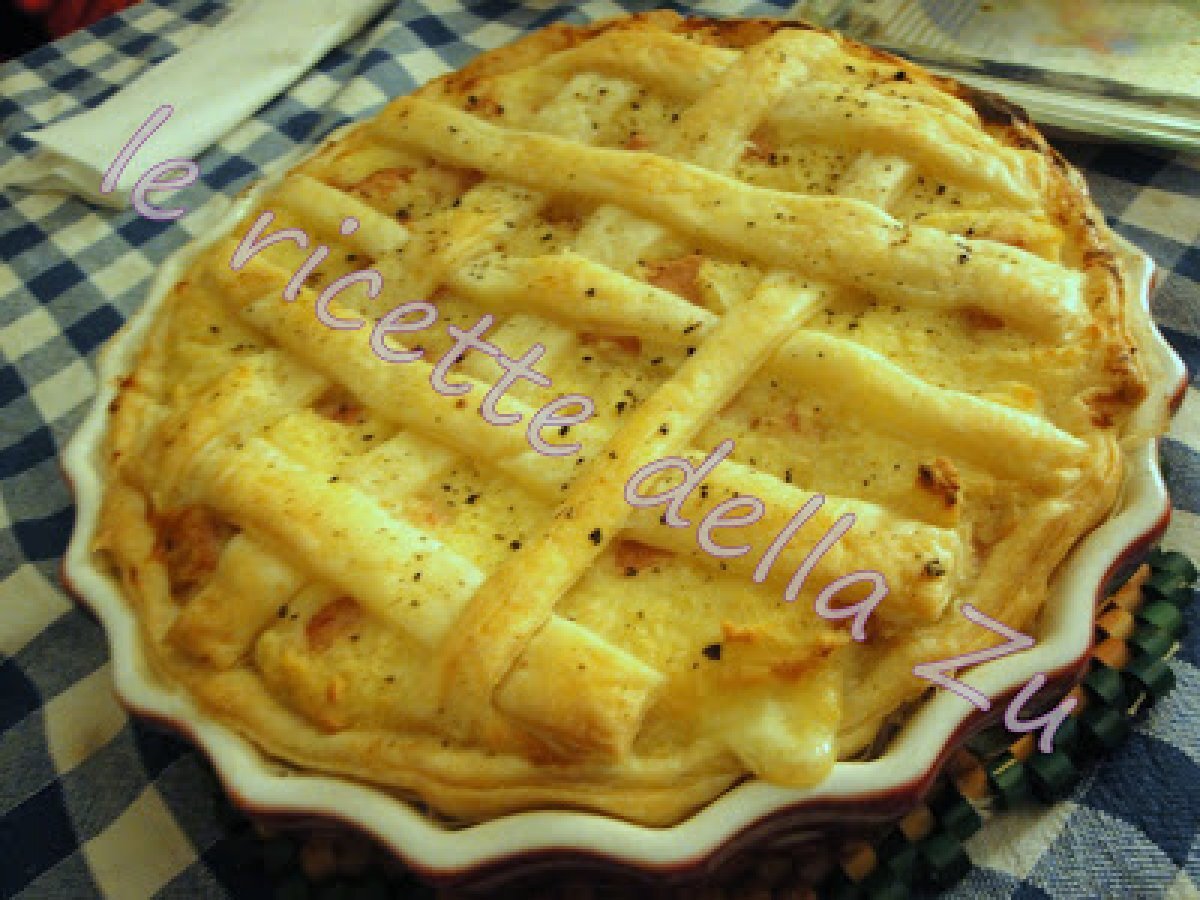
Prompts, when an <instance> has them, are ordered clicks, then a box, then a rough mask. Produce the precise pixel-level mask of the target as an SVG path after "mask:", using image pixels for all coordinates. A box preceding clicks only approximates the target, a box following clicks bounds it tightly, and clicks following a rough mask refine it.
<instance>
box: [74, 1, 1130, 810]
mask: <svg viewBox="0 0 1200 900" xmlns="http://www.w3.org/2000/svg"><path fill="white" fill-rule="evenodd" d="M787 28H791V29H807V30H814V31H821V32H822V33H825V34H829V35H831V36H833V37H834V38H836V39H837V40H838V41H839V42H840V43H841V45H842V47H843V49H844V50H846V51H847V52H849V53H851V54H852V55H854V56H856V57H858V58H860V59H862V60H864V62H871V63H882V64H886V65H888V66H892V67H894V70H895V72H896V73H903V80H912V81H914V82H920V83H924V84H927V85H930V86H933V87H937V88H939V89H942V90H944V91H946V92H948V93H949V94H951V95H953V96H955V97H957V98H959V99H961V100H963V101H965V102H966V103H968V104H969V105H970V106H971V107H972V108H973V109H974V110H975V111H976V113H977V114H978V115H979V117H980V121H981V122H982V124H983V125H984V127H985V130H986V131H987V132H988V133H989V134H991V135H992V136H993V137H996V138H998V139H1000V140H1001V141H1002V142H1003V143H1005V144H1007V145H1008V146H1011V147H1015V148H1019V149H1024V150H1029V151H1032V152H1034V153H1037V154H1039V155H1041V156H1043V157H1045V158H1046V159H1047V160H1048V161H1049V163H1050V164H1051V165H1050V166H1048V167H1047V172H1048V177H1049V178H1050V179H1051V183H1050V184H1049V185H1048V186H1047V188H1046V190H1047V192H1048V194H1049V195H1050V196H1053V197H1055V198H1057V208H1056V213H1057V216H1058V219H1057V224H1058V225H1059V226H1060V227H1063V228H1064V230H1067V231H1069V232H1070V234H1071V236H1072V238H1073V239H1074V241H1075V242H1076V243H1077V244H1078V245H1079V246H1080V247H1082V248H1083V251H1082V252H1083V264H1084V268H1085V271H1086V273H1087V279H1088V282H1087V295H1088V298H1089V302H1091V304H1092V305H1093V306H1094V307H1100V306H1101V305H1103V306H1105V307H1107V310H1108V312H1109V321H1108V324H1109V326H1110V328H1109V329H1108V330H1107V332H1106V334H1107V335H1108V337H1109V339H1110V340H1111V341H1112V342H1113V344H1112V356H1113V359H1114V365H1113V367H1112V372H1111V374H1112V393H1111V394H1110V395H1109V396H1112V397H1114V398H1116V399H1117V400H1119V401H1120V402H1121V405H1122V408H1126V407H1127V403H1128V402H1130V401H1132V400H1133V399H1134V398H1137V397H1140V396H1141V395H1142V394H1144V391H1145V377H1144V373H1143V372H1142V371H1141V369H1140V366H1139V363H1138V361H1137V360H1136V359H1135V358H1133V356H1132V354H1130V353H1128V352H1127V351H1128V349H1129V347H1131V346H1132V343H1133V342H1132V341H1131V340H1130V338H1129V336H1128V332H1127V330H1126V327H1125V321H1124V310H1125V299H1124V297H1123V290H1124V288H1123V281H1122V279H1121V277H1120V270H1119V264H1118V263H1117V261H1116V259H1115V257H1114V256H1113V254H1112V250H1111V248H1112V238H1111V233H1110V232H1109V231H1108V229H1107V227H1106V226H1105V224H1104V220H1103V217H1102V216H1101V215H1100V213H1099V212H1098V211H1097V209H1096V207H1095V206H1094V204H1093V203H1092V201H1091V200H1090V198H1089V197H1088V194H1087V190H1086V185H1085V184H1084V182H1083V180H1082V178H1081V177H1080V176H1079V175H1078V173H1076V172H1075V171H1074V170H1073V169H1072V168H1071V167H1070V166H1069V164H1068V163H1067V162H1066V161H1065V159H1064V158H1063V157H1062V156H1061V155H1060V154H1058V153H1057V152H1056V151H1055V150H1053V149H1052V148H1051V147H1050V146H1049V145H1048V144H1047V143H1046V141H1045V139H1044V138H1043V137H1042V135H1041V134H1040V133H1039V132H1038V131H1037V129H1036V128H1035V127H1034V126H1033V125H1032V123H1031V122H1030V120H1029V117H1028V115H1027V114H1026V113H1025V112H1024V110H1022V109H1020V108H1019V107H1017V106H1014V105H1013V104H1010V103H1008V102H1007V101H1005V100H1004V99H1003V98H1000V97H998V96H997V95H994V94H989V93H986V92H983V91H978V90H975V89H972V88H969V87H967V86H964V85H962V84H959V83H958V82H955V81H953V80H951V79H946V78H942V77H939V76H935V75H932V74H931V73H928V72H925V71H924V70H922V69H920V68H918V67H917V66H915V65H913V64H912V63H910V62H907V61H905V60H903V59H900V58H898V57H896V56H893V55H892V54H889V53H886V52H884V51H880V50H877V49H875V48H872V47H869V46H867V45H864V44H860V43H857V42H855V41H851V40H849V39H846V38H844V37H842V36H840V35H837V34H836V33H833V32H829V31H826V30H824V29H816V28H814V27H813V26H810V25H808V24H806V23H802V22H794V21H780V20H770V19H751V20H740V21H722V20H711V19H683V18H681V17H679V16H678V15H676V14H675V13H671V12H652V13H642V14H638V15H635V16H631V17H628V18H622V19H613V20H607V21H603V22H597V23H594V24H591V25H587V26H571V25H565V24H555V25H552V26H549V27H547V28H545V29H543V30H541V31H539V32H536V33H534V34H531V35H529V36H527V37H525V38H522V39H521V40H519V41H517V42H515V43H514V44H512V45H510V46H508V47H505V48H501V49H498V50H494V51H491V52H488V53H485V54H482V55H481V56H479V57H477V58H476V59H475V60H474V61H472V62H471V63H469V64H468V65H467V66H465V67H464V68H463V69H461V70H459V71H457V72H455V73H451V74H448V75H446V76H443V77H442V78H440V79H437V80H435V81H433V82H431V83H429V84H427V85H425V86H423V87H422V88H420V89H419V90H418V91H417V92H416V93H417V94H425V95H429V94H443V93H452V94H459V95H465V94H469V93H470V91H471V90H472V89H473V88H474V86H475V85H477V84H479V83H480V82H482V81H483V80H485V79H488V78H492V77H495V76H496V75H499V74H502V73H504V72H507V71H512V70H515V69H519V68H522V67H524V66H527V65H529V64H531V63H533V62H536V61H538V60H540V59H542V58H544V57H545V56H547V55H549V54H552V53H555V52H558V51H561V50H564V49H568V48H571V47H574V46H578V45H580V44H582V43H584V42H585V41H587V40H590V39H591V38H594V37H596V36H598V35H600V34H602V33H605V32H608V31H613V30H641V29H665V30H667V31H671V32H674V33H677V34H684V35H689V36H694V37H695V38H697V39H699V40H703V41H704V42H706V43H710V44H713V45H716V46H721V47H728V48H742V47H746V46H749V45H752V44H755V43H757V42H759V41H761V40H763V39H765V38H766V37H768V36H770V35H771V34H773V33H775V32H776V31H779V30H782V29H787ZM894 77H896V78H897V80H902V79H900V78H899V75H896V76H894ZM334 146H336V145H335V144H330V145H327V146H326V147H324V148H322V149H321V150H320V151H319V152H320V153H329V152H331V150H332V148H333V147H334ZM161 352H162V350H161V344H160V343H159V342H151V344H150V346H148V347H146V348H144V349H143V351H142V353H141V354H140V355H139V358H138V365H137V367H138V369H139V371H141V369H142V368H143V367H144V366H145V365H147V364H148V363H149V362H150V361H151V360H153V359H154V358H155V357H156V356H157V355H159V354H160V353H161ZM137 391H138V386H137V385H136V383H135V381H134V379H133V378H132V377H130V378H128V379H126V380H125V381H123V382H122V384H121V395H120V397H119V399H118V400H116V401H114V409H113V413H114V427H113V428H112V429H111V431H110V435H109V444H108V448H109V450H110V453H111V459H112V460H113V462H114V463H116V462H117V460H118V459H119V457H120V455H121V454H122V453H127V452H129V451H130V450H131V449H135V444H134V442H133V435H134V433H135V431H136V427H135V423H134V422H133V421H132V419H133V418H136V416H135V414H134V413H133V412H132V411H131V410H130V408H129V407H130V406H131V405H132V404H131V403H130V402H129V401H131V400H133V399H134V396H135V395H136V393H137ZM1112 424H1114V425H1117V424H1119V423H1117V422H1115V421H1114V422H1113V423H1112ZM118 465H119V463H118ZM125 499H126V501H128V499H129V498H125ZM139 514H147V515H149V516H153V515H154V511H153V510H149V509H140V508H137V507H136V506H135V507H133V508H127V509H125V510H124V511H122V512H119V513H114V512H113V511H112V510H111V509H110V507H108V506H106V514H105V517H104V525H105V528H104V530H102V532H101V537H100V539H99V541H98V543H99V545H100V546H103V547H104V548H106V549H107V550H109V551H110V552H111V553H112V554H113V555H114V556H115V557H116V560H117V562H118V563H119V568H120V570H121V573H122V576H123V580H124V585H125V590H126V594H127V596H130V597H131V599H133V601H134V603H135V605H136V606H138V607H139V609H142V610H145V609H147V608H148V607H149V606H150V605H151V604H150V601H149V597H150V595H151V594H152V593H153V592H154V591H155V590H158V589H161V588H162V587H163V586H165V585H166V582H167V580H166V572H165V567H164V566H163V565H162V563H161V562H160V561H159V560H158V559H155V558H154V556H153V554H152V553H151V552H150V551H151V549H152V548H150V547H144V546H140V545H138V543H137V541H136V540H135V539H133V538H132V537H131V536H129V535H122V534H120V533H119V532H120V530H121V528H122V527H124V526H126V525H129V524H130V523H131V522H132V521H133V519H134V518H136V516H137V515H139ZM1062 527H1063V528H1064V529H1065V528H1066V526H1065V525H1063V526H1062ZM139 573H141V574H139ZM147 573H149V574H150V575H152V576H153V577H150V578H147V577H146V574H147ZM148 619H149V617H143V627H144V634H145V636H146V639H147V640H149V641H153V640H154V639H155V635H154V628H153V624H152V623H151V622H150V621H149V620H148ZM176 674H179V673H176ZM188 674H189V673H184V674H183V676H182V680H184V681H185V682H189V683H190V684H191V686H192V687H193V689H195V690H196V692H197V693H198V694H200V695H201V696H204V697H206V698H207V700H208V701H209V702H210V704H212V705H214V706H216V707H218V708H219V707H221V706H222V704H225V705H227V706H239V707H240V706H241V704H238V703H235V702H234V701H233V700H231V699H230V698H232V697H234V696H235V695H237V694H238V693H239V691H246V690H254V689H255V688H254V687H253V686H252V685H248V684H244V683H241V682H239V681H238V680H237V678H236V677H235V676H234V675H233V674H232V673H230V674H228V675H224V676H221V678H219V679H216V680H211V681H210V680H208V679H207V678H204V677H201V675H202V673H200V672H199V671H198V670H197V671H196V672H192V673H190V674H191V675H192V677H188ZM258 690H259V692H260V693H263V694H265V692H264V691H261V689H258ZM259 699H261V700H263V701H264V702H265V701H266V700H267V699H268V698H267V697H266V696H263V697H261V698H259ZM232 724H234V725H235V727H238V728H240V729H241V730H249V731H253V730H254V729H255V728H256V727H259V726H265V727H266V730H267V731H268V732H271V733H274V734H289V733H295V734H301V733H303V732H305V731H307V730H311V726H310V725H308V724H307V723H305V722H303V721H302V720H300V719H299V718H298V717H294V716H292V715H291V714H289V713H287V712H286V711H285V710H282V709H279V710H275V709H267V708H265V707H264V708H262V709H259V710H257V711H256V712H255V713H254V715H252V716H250V717H248V718H247V720H245V721H240V720H238V721H234V722H233V723H232ZM863 737H864V740H868V739H869V738H870V735H864V736H863ZM376 740H377V741H378V742H379V745H378V747H377V750H376V752H377V754H378V756H379V758H380V759H381V760H386V761H387V762H389V763H390V764H392V765H394V766H395V770H396V771H397V772H401V773H403V774H402V775H397V776H396V777H394V778H393V779H392V781H391V784H392V786H394V787H396V788H400V789H406V790H416V791H419V792H420V793H421V794H422V795H423V796H424V797H426V798H427V799H429V800H430V801H431V802H435V803H438V804H439V805H441V807H442V808H443V809H447V810H450V811H452V812H457V811H463V812H468V811H469V812H470V813H472V814H474V815H480V814H482V815H493V814H498V813H500V812H504V811H506V810H508V809H510V808H513V807H514V806H533V805H544V804H546V803H549V802H555V801H557V802H559V803H560V805H561V804H562V803H564V802H565V803H566V804H569V805H578V806H580V807H586V808H591V809H601V810H604V811H607V812H610V813H614V814H621V813H622V812H626V813H628V812H629V810H628V809H627V808H624V807H626V806H627V802H628V801H630V800H632V801H633V802H636V803H637V804H639V806H640V809H639V811H638V815H639V817H640V818H641V819H642V820H643V821H649V822H655V823H667V822H670V821H673V820H675V819H677V818H678V816H679V814H680V810H681V809H683V810H684V811H686V810H689V809H691V808H693V807H694V806H695V805H696V804H697V802H698V800H699V795H700V794H705V793H707V794H708V795H709V796H711V795H712V794H715V793H717V792H718V791H719V790H720V789H721V788H722V787H724V786H727V784H728V783H729V781H730V780H732V779H733V778H735V777H736V776H735V775H732V774H730V773H728V772H713V771H702V772H698V773H693V775H692V777H693V779H694V783H692V784H690V785H688V786H687V787H683V786H678V787H676V786H672V785H668V786H666V787H665V788H664V787H658V786H655V787H648V786H644V785H633V786H632V787H629V788H628V791H627V793H626V794H625V795H622V796H621V797H617V798H616V799H614V798H613V795H612V793H611V792H609V791H602V790H599V789H595V791H593V788H592V786H589V785H587V784H571V783H568V782H556V781H554V780H548V781H545V782H544V783H541V784H530V783H526V782H524V781H523V780H522V779H521V778H515V779H512V780H511V781H509V782H504V783H502V784H500V785H499V786H497V787H495V788H493V789H491V794H492V796H491V799H484V800H481V799H480V790H479V789H478V788H476V787H475V786H473V785H469V784H462V783H459V782H458V781H457V780H456V779H455V778H453V777H450V776H448V775H446V774H445V773H442V772H438V771H436V770H435V769H434V767H423V766H422V765H420V764H419V763H415V762H414V761H413V760H414V755H415V748H414V747H413V746H412V745H410V743H408V742H406V741H402V740H400V739H398V738H391V739H388V738H384V737H378V738H377V739H376ZM305 746H306V744H305V742H304V741H297V742H296V744H295V745H294V746H288V745H287V742H283V743H280V744H277V745H276V746H272V747H271V748H270V749H271V750H273V751H275V752H278V753H280V754H282V755H287V756H291V757H292V758H297V759H303V757H304V750H305ZM354 755H355V754H354V753H352V752H349V751H347V750H346V748H344V747H342V745H340V744H339V745H338V748H337V749H331V755H330V757H328V758H322V759H320V760H315V759H314V760H310V762H311V763H312V764H314V765H315V766H318V767H326V768H330V769H333V770H340V771H344V772H346V773H347V774H350V775H355V774H358V773H357V771H356V767H355V766H354V765H353V764H352V762H351V760H352V759H353V757H354ZM570 774H571V773H569V772H568V773H564V775H565V776H567V777H569V776H570ZM681 799H683V803H682V804H681V802H680V801H681ZM484 807H486V809H483V808H484ZM481 809H482V810H483V811H482V813H481Z"/></svg>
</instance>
